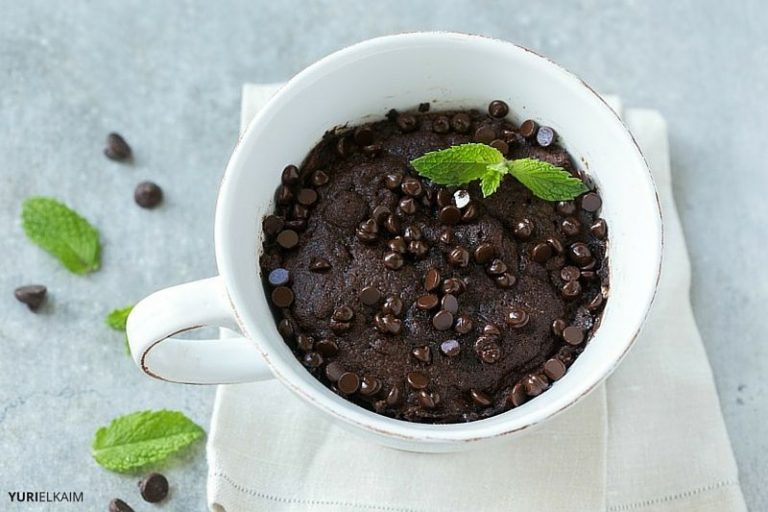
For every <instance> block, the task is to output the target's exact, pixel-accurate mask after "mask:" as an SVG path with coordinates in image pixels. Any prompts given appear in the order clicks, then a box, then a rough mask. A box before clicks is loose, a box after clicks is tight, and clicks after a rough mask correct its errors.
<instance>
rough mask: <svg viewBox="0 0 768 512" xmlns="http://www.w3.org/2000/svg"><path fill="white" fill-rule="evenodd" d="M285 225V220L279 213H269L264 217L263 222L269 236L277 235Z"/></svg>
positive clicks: (265, 231)
mask: <svg viewBox="0 0 768 512" xmlns="http://www.w3.org/2000/svg"><path fill="white" fill-rule="evenodd" d="M284 225H285V221H283V219H282V218H280V217H278V216H277V215H267V216H266V217H264V222H263V223H262V226H263V228H264V233H265V234H266V235H267V236H275V235H276V234H278V233H279V232H280V231H282V230H283V226H284Z"/></svg>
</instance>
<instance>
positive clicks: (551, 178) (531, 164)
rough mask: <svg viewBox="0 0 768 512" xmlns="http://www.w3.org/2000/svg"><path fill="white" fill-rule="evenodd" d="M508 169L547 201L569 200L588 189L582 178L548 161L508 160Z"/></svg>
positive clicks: (535, 193) (537, 195)
mask: <svg viewBox="0 0 768 512" xmlns="http://www.w3.org/2000/svg"><path fill="white" fill-rule="evenodd" d="M507 169H508V170H509V173H510V174H511V175H512V176H514V177H515V178H516V179H517V180H518V181H519V182H520V183H522V184H523V185H525V187H526V188H528V189H529V190H530V191H531V192H533V195H535V196H536V197H538V198H541V199H544V200H546V201H568V200H570V199H573V198H574V197H576V196H578V195H580V194H583V193H584V192H586V191H587V187H586V185H584V182H582V181H581V180H580V179H578V178H575V177H574V176H572V175H571V173H569V172H568V171H565V170H563V169H562V168H560V167H556V166H554V165H552V164H550V163H548V162H542V161H540V160H533V159H530V158H523V159H520V160H512V161H509V162H507Z"/></svg>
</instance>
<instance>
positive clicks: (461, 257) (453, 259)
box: [448, 246, 469, 267]
mask: <svg viewBox="0 0 768 512" xmlns="http://www.w3.org/2000/svg"><path fill="white" fill-rule="evenodd" d="M448 263H450V264H451V265H453V266H454V267H466V266H467V265H469V251H468V250H467V249H466V248H464V247H462V246H457V247H454V248H453V249H451V252H450V253H448Z"/></svg>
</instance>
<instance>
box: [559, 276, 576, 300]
mask: <svg viewBox="0 0 768 512" xmlns="http://www.w3.org/2000/svg"><path fill="white" fill-rule="evenodd" d="M560 292H561V293H562V295H563V298H565V299H568V300H570V299H575V298H576V297H578V296H579V295H581V283H579V282H578V281H568V282H567V283H565V284H564V285H563V287H562V288H561V289H560Z"/></svg>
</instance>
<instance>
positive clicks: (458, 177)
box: [411, 143, 504, 185]
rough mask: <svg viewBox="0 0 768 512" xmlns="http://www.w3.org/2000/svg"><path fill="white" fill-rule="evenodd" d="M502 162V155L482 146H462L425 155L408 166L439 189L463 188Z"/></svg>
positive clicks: (493, 149) (489, 147) (494, 149)
mask: <svg viewBox="0 0 768 512" xmlns="http://www.w3.org/2000/svg"><path fill="white" fill-rule="evenodd" d="M502 162H504V155H502V154H501V152H500V151H498V150H497V149H496V148H492V147H491V146H487V145H485V144H476V143H470V144H461V145H459V146H452V147H450V148H448V149H444V150H441V151H431V152H429V153H425V154H424V155H422V156H420V157H419V158H417V159H415V160H411V165H412V166H413V168H414V169H416V172H418V173H419V175H421V176H423V177H425V178H429V179H430V180H432V181H433V182H435V183H437V184H438V185H463V184H465V183H469V182H470V181H473V180H477V179H480V178H482V177H483V176H484V175H485V174H486V173H487V171H488V166H489V165H492V164H499V163H502Z"/></svg>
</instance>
